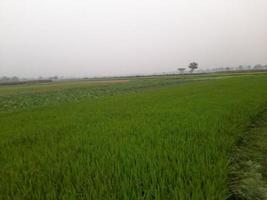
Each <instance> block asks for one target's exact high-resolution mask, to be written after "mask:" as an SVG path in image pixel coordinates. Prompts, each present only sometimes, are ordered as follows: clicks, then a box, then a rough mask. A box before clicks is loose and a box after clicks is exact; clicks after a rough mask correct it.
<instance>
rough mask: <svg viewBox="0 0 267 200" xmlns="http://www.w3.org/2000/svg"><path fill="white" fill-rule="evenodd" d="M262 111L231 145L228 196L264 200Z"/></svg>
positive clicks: (266, 156)
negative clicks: (236, 141)
mask: <svg viewBox="0 0 267 200" xmlns="http://www.w3.org/2000/svg"><path fill="white" fill-rule="evenodd" d="M266 111H267V110H266ZM266 111H265V112H263V114H261V115H260V116H259V117H257V120H256V121H255V122H253V123H252V124H251V125H250V127H249V129H248V130H247V132H246V134H244V136H243V137H242V138H240V140H239V141H238V143H237V145H236V147H235V148H234V151H233V152H234V153H233V154H232V165H231V173H230V178H231V179H230V180H231V182H230V183H231V184H230V188H231V191H232V199H247V200H262V199H267V145H266V144H267V112H266Z"/></svg>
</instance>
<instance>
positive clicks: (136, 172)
mask: <svg viewBox="0 0 267 200" xmlns="http://www.w3.org/2000/svg"><path fill="white" fill-rule="evenodd" d="M266 106H267V74H264V73H262V74H245V75H242V74H241V75H240V74H238V75H232V76H224V75H216V76H208V75H205V76H190V77H178V76H170V77H168V76H165V77H157V78H155V77H154V78H153V77H152V78H132V79H129V80H128V81H125V82H114V83H109V82H102V83H90V82H87V81H84V82H78V83H77V82H76V83H69V82H66V83H49V84H47V85H46V84H45V85H26V86H12V87H11V86H10V87H7V86H2V87H0V168H1V170H0V199H96V200H98V199H163V200H165V199H182V200H183V199H192V200H202V199H203V200H215V199H226V198H228V197H230V195H231V194H230V192H229V188H228V174H229V170H230V155H231V153H232V150H233V147H234V146H235V144H236V142H237V141H238V139H239V138H240V137H242V136H243V134H244V130H245V129H246V128H247V126H248V125H249V124H250V123H251V121H252V120H253V119H255V117H256V116H257V114H258V113H259V112H261V111H262V110H264V109H265V108H266Z"/></svg>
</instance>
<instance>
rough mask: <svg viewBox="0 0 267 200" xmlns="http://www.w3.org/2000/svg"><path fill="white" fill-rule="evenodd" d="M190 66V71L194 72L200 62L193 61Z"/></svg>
mask: <svg viewBox="0 0 267 200" xmlns="http://www.w3.org/2000/svg"><path fill="white" fill-rule="evenodd" d="M188 68H189V69H190V72H191V73H193V72H194V70H195V69H197V68H198V63H196V62H191V63H190V64H189V66H188Z"/></svg>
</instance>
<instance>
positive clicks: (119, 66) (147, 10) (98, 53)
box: [0, 0, 267, 77]
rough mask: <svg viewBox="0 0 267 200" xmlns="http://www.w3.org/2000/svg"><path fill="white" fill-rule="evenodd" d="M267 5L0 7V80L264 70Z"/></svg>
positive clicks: (58, 1)
mask: <svg viewBox="0 0 267 200" xmlns="http://www.w3.org/2000/svg"><path fill="white" fill-rule="evenodd" d="M266 11H267V0H0V76H2V75H8V76H11V75H17V76H24V77H30V76H50V75H64V76H94V75H121V74H135V73H154V72H164V71H174V70H175V69H176V68H178V67H184V66H187V65H188V63H189V62H191V61H197V62H199V64H200V67H201V68H208V67H219V66H234V65H239V64H257V63H262V64H266V63H267V12H266Z"/></svg>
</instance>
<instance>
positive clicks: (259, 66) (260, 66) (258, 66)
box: [254, 64, 263, 70]
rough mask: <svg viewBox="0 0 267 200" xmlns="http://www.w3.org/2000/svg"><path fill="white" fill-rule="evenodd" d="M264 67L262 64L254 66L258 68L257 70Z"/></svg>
mask: <svg viewBox="0 0 267 200" xmlns="http://www.w3.org/2000/svg"><path fill="white" fill-rule="evenodd" d="M262 68H263V67H262V65H261V64H257V65H255V66H254V69H256V70H261V69H262Z"/></svg>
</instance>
